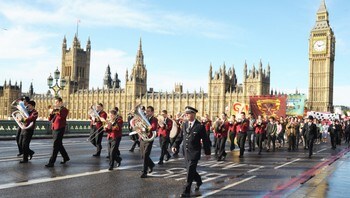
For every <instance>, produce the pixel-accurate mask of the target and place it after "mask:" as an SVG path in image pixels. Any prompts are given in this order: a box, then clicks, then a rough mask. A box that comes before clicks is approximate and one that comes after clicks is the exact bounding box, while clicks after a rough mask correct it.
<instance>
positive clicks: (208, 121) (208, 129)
mask: <svg viewBox="0 0 350 198" xmlns="http://www.w3.org/2000/svg"><path fill="white" fill-rule="evenodd" d="M204 124H205V125H204V126H205V131H207V132H208V131H210V128H211V124H212V122H211V120H207V121H206V122H205V123H204Z"/></svg>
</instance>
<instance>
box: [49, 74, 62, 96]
mask: <svg viewBox="0 0 350 198" xmlns="http://www.w3.org/2000/svg"><path fill="white" fill-rule="evenodd" d="M60 74H61V73H60V71H59V70H58V68H57V69H56V71H55V72H54V78H52V76H51V74H50V76H49V77H48V78H47V85H48V86H49V88H50V89H52V90H53V91H54V92H55V96H59V95H58V93H59V91H60V90H63V89H64V87H65V86H66V79H64V78H61V80H60V84H58V80H59V78H60ZM54 79H55V80H56V82H55V84H53V80H54Z"/></svg>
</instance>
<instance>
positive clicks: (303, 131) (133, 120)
mask: <svg viewBox="0 0 350 198" xmlns="http://www.w3.org/2000/svg"><path fill="white" fill-rule="evenodd" d="M16 104H18V105H17V108H18V109H26V110H25V111H26V112H25V113H26V114H27V117H22V116H20V117H18V118H17V117H15V119H16V122H17V123H18V124H19V126H20V127H19V129H18V133H17V139H16V140H17V143H18V148H19V154H18V156H23V159H22V160H21V161H20V163H28V160H31V159H32V157H33V155H34V151H32V150H31V149H30V147H29V145H30V141H31V138H32V136H33V133H34V129H35V121H36V119H37V118H38V112H37V111H36V110H35V102H34V101H33V100H30V99H29V98H28V97H23V98H20V99H18V100H16V101H14V102H13V103H12V105H13V106H15V105H16ZM21 107H22V108H21ZM118 112H119V109H118V107H115V108H113V109H111V110H109V111H108V113H107V112H105V111H104V110H103V104H102V103H99V104H97V105H96V106H92V107H91V111H89V113H88V114H89V116H90V117H89V118H90V121H91V122H90V123H91V125H90V126H91V132H90V136H89V138H88V141H90V142H91V143H92V145H93V146H95V147H96V153H94V154H93V156H94V157H100V155H101V150H102V138H103V134H107V141H108V143H107V148H108V149H107V150H108V155H107V158H109V170H113V168H114V165H115V162H116V166H117V167H119V166H120V165H121V161H122V158H121V153H120V151H119V144H120V141H121V138H122V128H123V118H122V117H121V116H120V115H118ZM197 112H198V110H196V109H195V108H193V107H190V106H187V107H185V110H184V113H178V114H176V115H175V116H174V117H173V116H171V115H168V112H167V110H162V111H161V114H160V115H158V116H156V115H155V114H154V108H153V107H152V106H148V107H147V108H145V107H143V106H140V105H139V106H137V108H136V110H135V111H134V112H133V113H130V114H129V115H128V118H127V122H128V128H129V130H130V132H132V131H133V132H132V133H130V135H131V136H130V137H131V139H132V140H133V141H134V143H133V145H132V147H131V149H130V150H129V151H130V152H134V149H135V147H136V146H139V147H140V153H141V158H142V161H143V170H142V175H141V178H147V174H148V173H151V172H152V171H153V168H154V167H155V164H154V163H153V161H152V159H151V158H150V155H151V150H152V145H153V142H154V139H155V137H158V138H159V145H160V148H161V154H160V156H159V161H158V164H159V165H163V164H164V161H168V160H169V159H170V158H171V157H176V156H178V155H179V153H181V154H182V155H183V157H184V159H185V164H186V169H187V179H186V185H185V188H184V192H183V193H182V194H181V196H182V197H188V196H190V191H191V185H192V182H193V181H195V182H196V187H195V190H199V187H200V186H201V185H202V180H201V177H200V175H199V174H198V173H197V171H196V169H197V164H198V160H199V159H200V156H201V149H204V151H205V154H206V155H207V156H209V155H210V154H211V149H210V147H211V146H212V147H214V148H215V149H214V150H215V157H216V159H217V161H223V160H225V158H226V155H227V153H226V149H225V148H226V143H227V140H229V143H230V145H229V147H230V150H231V151H233V150H235V149H236V146H238V148H239V158H243V156H244V152H245V144H246V143H247V144H248V152H254V151H255V150H257V152H258V154H259V155H261V153H262V152H263V151H266V152H275V151H278V150H281V148H285V147H287V150H288V151H290V152H293V151H297V150H298V149H306V150H309V156H308V157H309V158H311V156H312V154H313V145H314V144H327V143H328V142H329V139H330V142H331V146H332V149H336V146H337V145H340V144H341V143H342V139H344V141H345V143H346V144H348V145H349V142H350V121H349V120H347V121H345V120H331V121H330V120H317V119H315V118H314V117H312V116H308V117H307V118H305V119H303V118H298V117H286V118H283V117H279V118H278V119H276V118H275V117H272V116H271V117H268V116H261V115H258V116H257V117H256V118H255V116H254V115H253V114H249V115H246V114H245V113H244V112H242V113H240V114H239V115H237V117H236V116H235V115H231V116H230V118H228V116H227V115H226V113H222V114H221V116H220V117H216V118H215V120H214V121H212V120H210V118H209V115H208V114H207V115H205V116H204V117H203V118H199V119H196V118H198V117H196V113H197ZM68 114H69V110H68V109H67V108H66V107H64V105H63V100H62V98H59V97H58V98H56V99H55V104H54V106H53V107H50V110H49V118H48V119H49V121H50V122H51V127H52V136H53V151H52V155H51V157H50V159H49V162H48V164H46V165H45V166H46V167H48V168H50V167H54V164H55V161H56V158H57V154H58V153H59V152H60V153H61V156H62V158H63V160H62V161H61V162H60V163H61V164H65V163H66V162H67V161H70V157H69V156H68V153H67V151H66V150H65V148H64V146H63V144H62V139H63V136H64V132H65V129H66V119H67V116H68ZM18 115H22V114H21V113H19V114H18ZM211 133H213V134H214V135H213V136H214V139H213V141H211V140H210V137H211ZM180 145H182V149H180ZM169 148H170V149H171V151H172V152H173V155H171V154H170V152H169Z"/></svg>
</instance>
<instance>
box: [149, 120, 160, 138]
mask: <svg viewBox="0 0 350 198" xmlns="http://www.w3.org/2000/svg"><path fill="white" fill-rule="evenodd" d="M148 120H149V123H150V124H151V129H150V130H149V135H148V137H149V138H151V137H152V134H153V133H152V131H157V128H158V119H157V118H155V117H154V116H152V117H151V118H150V119H148Z"/></svg>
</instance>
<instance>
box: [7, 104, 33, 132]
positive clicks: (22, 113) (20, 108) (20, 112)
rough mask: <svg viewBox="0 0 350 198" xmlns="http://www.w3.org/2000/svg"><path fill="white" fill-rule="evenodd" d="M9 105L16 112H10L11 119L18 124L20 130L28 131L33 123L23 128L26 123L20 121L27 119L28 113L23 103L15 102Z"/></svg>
mask: <svg viewBox="0 0 350 198" xmlns="http://www.w3.org/2000/svg"><path fill="white" fill-rule="evenodd" d="M16 104H17V105H16ZM11 105H12V106H15V107H16V108H17V110H16V111H14V112H12V114H11V115H12V117H13V119H14V120H15V121H16V123H17V124H18V126H19V127H20V128H21V129H28V128H30V127H32V126H33V122H31V123H29V125H28V126H25V125H26V123H25V122H23V121H22V120H25V119H27V118H28V117H29V113H28V110H27V108H26V106H24V102H23V101H18V100H15V101H13V102H12V103H11Z"/></svg>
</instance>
